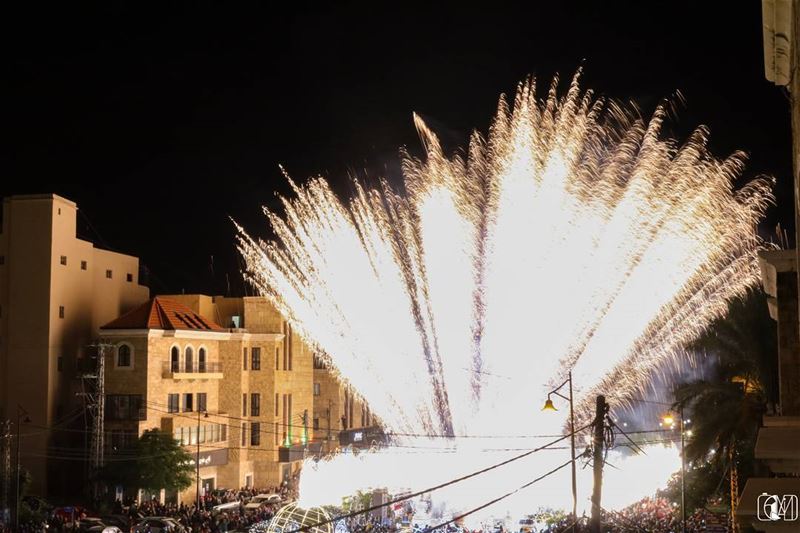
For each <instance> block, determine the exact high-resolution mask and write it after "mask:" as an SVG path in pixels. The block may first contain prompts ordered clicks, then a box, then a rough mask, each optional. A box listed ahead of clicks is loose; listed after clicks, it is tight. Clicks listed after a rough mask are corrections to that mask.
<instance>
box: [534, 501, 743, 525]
mask: <svg viewBox="0 0 800 533" xmlns="http://www.w3.org/2000/svg"><path fill="white" fill-rule="evenodd" d="M602 521H603V528H604V529H603V530H604V531H608V532H609V533H623V532H630V531H652V532H657V533H676V532H679V531H681V530H682V524H681V517H680V513H679V512H677V509H676V507H675V506H674V505H672V504H670V502H669V501H668V500H667V499H665V498H644V499H642V500H640V501H639V502H637V503H635V504H633V505H631V506H628V507H626V508H624V509H622V510H620V511H604V512H603V513H602ZM726 522H727V517H726V516H724V515H722V516H721V515H716V514H714V513H712V512H710V511H708V510H706V509H697V510H696V511H695V512H693V513H691V514H689V515H688V516H687V517H686V531H687V532H690V533H699V532H706V533H714V532H720V533H722V532H725V531H728V528H727V527H726ZM573 523H575V531H576V532H578V533H586V532H588V531H589V520H588V518H587V517H585V516H584V517H579V518H578V520H577V522H576V521H575V520H574V519H573V517H572V516H571V515H568V516H563V517H560V518H559V519H557V520H554V521H552V523H550V524H549V525H547V526H545V527H543V528H541V529H539V530H537V532H536V533H566V532H568V531H572V525H573Z"/></svg>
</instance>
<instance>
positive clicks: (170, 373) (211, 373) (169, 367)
mask: <svg viewBox="0 0 800 533" xmlns="http://www.w3.org/2000/svg"><path fill="white" fill-rule="evenodd" d="M163 370H164V375H165V376H167V377H177V376H176V374H191V375H192V376H191V378H192V379H203V378H217V377H222V365H221V364H220V363H218V362H205V363H198V362H197V361H194V362H192V363H190V364H186V362H185V361H171V362H170V361H165V362H164V366H163ZM204 374H205V375H204ZM182 377H183V376H182Z"/></svg>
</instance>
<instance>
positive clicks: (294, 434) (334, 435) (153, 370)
mask: <svg viewBox="0 0 800 533" xmlns="http://www.w3.org/2000/svg"><path fill="white" fill-rule="evenodd" d="M220 324H221V325H220ZM223 326H224V327H223ZM101 332H102V333H101V335H102V338H103V339H104V340H105V341H106V342H108V343H109V344H111V345H112V346H113V349H112V350H110V352H109V353H108V354H107V356H106V357H107V358H108V359H107V360H106V373H105V375H106V381H105V383H106V423H105V426H106V427H105V429H106V439H105V441H106V446H107V452H108V453H109V454H114V453H124V452H125V448H126V447H128V446H130V445H131V444H132V442H133V439H136V438H138V437H139V435H141V433H143V432H144V431H145V430H148V429H159V430H161V431H165V432H167V433H170V434H172V435H174V437H175V439H176V440H179V441H180V442H181V443H182V444H183V445H184V446H185V447H186V449H187V451H189V452H190V453H191V454H192V455H193V456H194V457H195V460H196V461H199V463H200V481H201V489H202V491H207V490H211V489H214V488H238V487H245V486H249V487H257V488H265V487H273V486H276V485H278V484H280V483H282V482H283V481H288V480H289V479H291V477H292V476H293V475H294V474H296V473H297V472H298V470H299V468H300V466H301V462H302V460H303V459H304V458H305V457H308V456H309V455H311V454H317V453H320V452H321V451H323V450H324V451H328V450H333V449H335V448H336V447H338V446H339V445H340V443H341V442H345V444H346V445H349V444H354V445H358V444H359V442H361V441H364V440H365V439H364V438H363V435H362V438H361V439H356V437H357V436H358V435H357V432H358V430H359V429H361V428H363V427H365V426H369V425H370V424H371V423H372V422H373V418H372V416H371V414H370V413H369V410H368V409H367V407H366V406H365V405H364V404H363V403H362V402H361V401H360V400H358V399H357V395H355V394H354V393H353V392H352V391H349V390H347V389H346V388H345V387H343V386H342V385H341V384H340V383H339V382H338V381H337V380H336V378H335V377H334V376H333V373H331V372H329V371H328V370H327V369H320V368H315V366H319V364H317V365H315V363H314V361H315V358H314V356H313V353H312V351H311V350H310V349H309V348H308V346H306V344H305V343H303V342H302V340H301V339H300V337H299V336H298V335H297V333H295V332H294V331H292V327H291V325H290V324H288V323H287V322H286V321H285V320H284V319H283V317H281V315H280V314H279V313H278V312H277V310H275V308H274V307H273V306H272V305H271V304H270V303H269V302H268V301H267V300H266V299H265V298H258V297H247V298H225V297H221V296H217V297H213V298H212V297H210V296H205V295H198V294H193V295H167V296H158V297H155V298H153V299H151V300H149V301H148V302H146V303H144V304H143V305H141V306H139V307H137V308H136V309H134V310H132V311H130V312H128V313H127V314H124V315H122V316H120V317H119V318H117V319H115V320H113V321H111V322H109V323H108V324H105V325H104V326H103V327H102V329H101ZM323 391H324V392H323ZM323 404H324V405H325V406H326V407H327V408H328V409H330V410H326V411H324V413H323V412H322V411H320V407H319V406H320V405H323ZM323 417H331V418H330V421H331V425H328V423H327V418H326V422H325V423H323V424H320V419H321V418H323ZM340 417H341V420H340ZM340 424H341V425H340ZM334 427H335V429H334ZM329 428H330V430H329ZM343 436H344V437H343ZM348 441H354V442H348ZM196 489H197V486H196V485H193V486H192V487H190V488H189V489H187V490H186V491H184V492H183V493H181V494H160V495H157V496H159V497H161V498H163V499H165V500H167V501H178V500H180V501H183V502H185V503H190V502H192V501H194V499H195V497H196Z"/></svg>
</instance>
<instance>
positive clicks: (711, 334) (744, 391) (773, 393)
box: [673, 289, 778, 461]
mask: <svg viewBox="0 0 800 533" xmlns="http://www.w3.org/2000/svg"><path fill="white" fill-rule="evenodd" d="M688 349H689V350H690V351H694V352H696V353H700V354H705V356H706V357H713V358H716V360H717V364H716V366H715V368H714V369H713V371H712V372H713V374H712V376H711V377H710V378H709V379H701V380H696V381H692V382H688V383H683V384H680V385H678V387H677V388H676V389H675V404H674V405H673V407H674V408H675V409H681V408H683V409H684V411H685V412H686V413H688V414H689V415H690V416H691V420H692V437H691V439H690V440H689V441H688V442H687V445H686V458H687V459H688V460H690V461H696V460H700V459H704V458H705V457H707V456H708V455H709V453H711V452H715V460H717V461H719V460H721V459H722V458H725V457H727V456H728V452H729V451H730V450H731V448H732V447H733V446H735V443H739V445H738V446H736V447H737V448H739V449H749V448H752V446H749V444H752V443H753V441H754V439H755V436H756V434H757V433H758V428H759V426H760V423H761V418H762V416H763V415H764V413H765V412H766V411H767V409H768V408H769V407H770V406H774V404H775V402H776V399H777V388H778V385H777V374H778V372H777V366H778V348H777V325H776V323H775V321H774V320H772V318H771V317H770V316H769V311H768V308H767V298H766V295H765V294H764V293H763V292H762V291H761V290H760V289H755V290H752V291H750V292H749V293H748V294H747V295H746V296H745V297H744V298H742V299H737V300H734V301H732V302H731V303H730V305H729V307H728V314H727V315H726V316H725V317H723V318H720V319H718V320H716V321H714V322H713V323H712V324H711V325H710V327H709V328H708V329H707V331H706V332H705V333H704V334H703V335H701V336H700V337H699V338H698V339H697V340H696V341H695V342H693V343H692V344H691V345H690V346H689V347H688ZM745 443H747V444H748V445H746V444H745Z"/></svg>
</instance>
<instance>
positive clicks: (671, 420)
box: [661, 406, 691, 533]
mask: <svg viewBox="0 0 800 533" xmlns="http://www.w3.org/2000/svg"><path fill="white" fill-rule="evenodd" d="M661 422H662V423H661V425H662V426H664V425H667V426H669V427H670V429H675V417H674V416H672V415H671V414H669V413H667V414H666V415H664V416H663V417H662V418H661ZM678 422H679V423H680V432H681V531H682V532H683V533H686V453H685V451H684V450H685V447H686V442H685V440H684V434H685V432H684V430H683V425H684V419H683V406H681V408H680V411H679V412H678ZM686 422H687V423H689V422H690V421H689V420H687V421H686ZM689 436H691V432H690V433H689Z"/></svg>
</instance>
